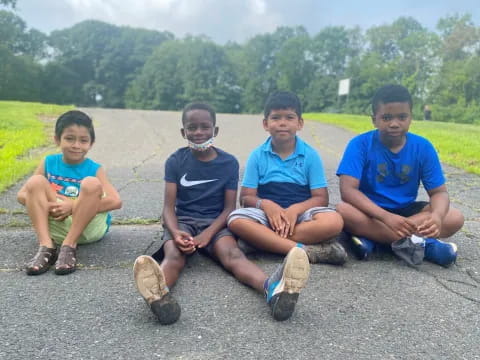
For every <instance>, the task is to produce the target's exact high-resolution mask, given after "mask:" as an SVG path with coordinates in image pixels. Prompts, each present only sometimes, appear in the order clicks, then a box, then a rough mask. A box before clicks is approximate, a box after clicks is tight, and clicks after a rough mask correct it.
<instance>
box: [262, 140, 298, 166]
mask: <svg viewBox="0 0 480 360" xmlns="http://www.w3.org/2000/svg"><path fill="white" fill-rule="evenodd" d="M262 151H264V152H269V153H271V154H275V155H277V154H276V153H275V152H274V151H273V149H272V137H271V136H269V137H268V139H267V141H265V142H264V143H263V145H262ZM297 156H305V142H304V141H303V140H302V139H300V138H299V137H298V135H295V151H294V152H293V154H291V155H290V156H289V157H288V158H287V159H285V160H288V159H293V158H296V157H297Z"/></svg>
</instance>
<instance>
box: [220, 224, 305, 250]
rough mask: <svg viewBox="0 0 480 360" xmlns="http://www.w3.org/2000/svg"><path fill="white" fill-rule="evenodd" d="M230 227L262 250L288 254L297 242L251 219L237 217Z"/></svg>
mask: <svg viewBox="0 0 480 360" xmlns="http://www.w3.org/2000/svg"><path fill="white" fill-rule="evenodd" d="M228 228H229V229H230V230H231V231H233V232H234V233H235V234H237V235H238V236H239V237H240V238H242V239H243V240H245V241H248V242H249V243H251V244H253V245H254V246H255V247H257V248H258V249H261V250H266V251H270V252H273V253H277V254H283V255H286V254H287V253H288V252H289V251H290V250H291V249H292V248H294V247H295V246H296V245H297V243H296V242H295V241H293V240H290V239H286V238H283V237H281V236H280V235H278V234H277V233H276V232H274V231H273V230H272V229H270V228H268V227H266V226H265V225H262V224H260V223H258V222H256V221H253V220H249V219H235V220H233V221H232V222H230V224H229V225H228Z"/></svg>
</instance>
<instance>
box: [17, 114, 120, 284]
mask: <svg viewBox="0 0 480 360" xmlns="http://www.w3.org/2000/svg"><path fill="white" fill-rule="evenodd" d="M94 141H95V131H94V128H93V123H92V119H91V118H90V117H89V116H88V115H87V114H85V113H83V112H81V111H78V110H72V111H68V112H66V113H65V114H63V115H61V116H60V117H59V118H58V120H57V122H56V124H55V142H56V143H57V145H58V146H59V147H60V150H61V153H60V154H54V155H48V156H47V157H46V158H45V159H44V160H42V162H41V163H40V165H39V166H38V167H37V169H36V170H35V173H34V175H33V176H32V177H31V178H30V179H28V180H27V182H26V183H25V185H23V187H22V188H21V189H20V191H19V192H18V195H17V199H18V202H20V203H21V204H23V205H25V206H26V208H27V211H28V215H29V216H30V218H31V220H32V223H33V227H34V229H35V232H36V234H37V239H38V242H39V245H40V246H39V248H38V251H37V254H36V255H35V257H34V258H33V259H32V260H31V261H30V262H29V263H28V264H27V268H26V269H27V274H28V275H39V274H43V273H44V272H46V271H47V270H48V269H49V267H50V266H51V265H53V263H54V262H55V259H56V263H55V273H56V274H57V275H65V274H69V273H71V272H73V271H75V269H76V264H77V259H76V248H77V244H85V243H91V242H94V241H98V240H100V239H101V238H103V236H104V235H105V234H106V233H107V231H108V228H109V226H110V214H109V213H108V211H110V210H114V209H119V208H120V207H121V206H122V201H121V200H120V195H119V194H118V192H117V190H116V189H115V188H114V187H113V185H112V184H111V183H110V181H108V178H107V175H106V173H105V170H104V169H103V167H101V166H100V164H97V163H96V162H94V161H92V160H90V159H89V158H87V157H86V155H87V153H88V151H89V150H90V149H91V147H92V145H93V143H94ZM55 244H58V245H61V247H60V251H59V253H58V259H57V249H56V246H55Z"/></svg>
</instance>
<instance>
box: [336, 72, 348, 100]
mask: <svg viewBox="0 0 480 360" xmlns="http://www.w3.org/2000/svg"><path fill="white" fill-rule="evenodd" d="M349 92H350V79H342V80H340V81H339V82H338V97H337V99H340V96H343V95H346V96H347V100H346V103H347V104H348V94H349ZM338 103H339V100H337V104H338ZM337 106H338V105H337Z"/></svg>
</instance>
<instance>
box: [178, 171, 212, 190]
mask: <svg viewBox="0 0 480 360" xmlns="http://www.w3.org/2000/svg"><path fill="white" fill-rule="evenodd" d="M186 178H187V174H185V175H183V176H182V178H181V179H180V185H182V186H186V187H189V186H195V185H200V184H205V183H209V182H212V181H217V180H218V179H213V180H194V181H188V180H187V179H186Z"/></svg>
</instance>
